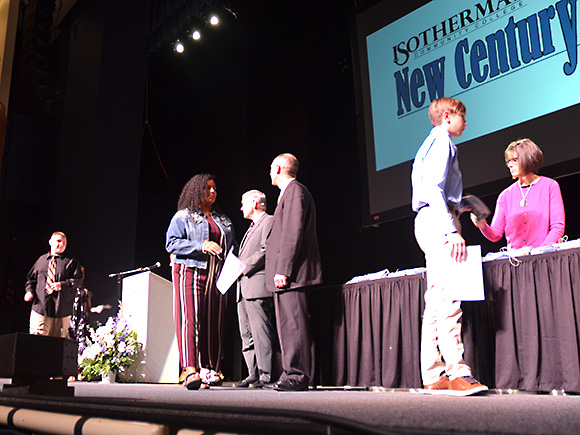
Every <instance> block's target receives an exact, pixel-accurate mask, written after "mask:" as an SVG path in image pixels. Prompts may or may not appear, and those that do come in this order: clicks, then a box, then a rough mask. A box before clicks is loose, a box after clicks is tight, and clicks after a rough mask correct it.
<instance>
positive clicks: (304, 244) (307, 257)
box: [266, 180, 322, 292]
mask: <svg viewBox="0 0 580 435" xmlns="http://www.w3.org/2000/svg"><path fill="white" fill-rule="evenodd" d="M276 274H280V275H284V276H287V277H289V279H288V281H289V286H288V287H287V288H286V289H279V288H276V286H275V284H274V275H276ZM320 283H322V265H321V262H320V252H319V250H318V238H317V235H316V208H315V206H314V200H313V199H312V195H310V192H309V191H308V189H307V188H306V187H305V186H304V185H303V184H301V183H299V182H298V181H296V180H293V181H291V182H290V184H288V187H286V190H285V191H284V194H283V195H282V197H281V198H280V201H279V203H278V206H277V207H276V212H275V213H274V219H273V223H272V230H271V231H270V235H269V236H268V239H267V240H266V288H267V289H268V290H269V291H271V292H277V291H282V290H287V289H294V288H300V287H306V286H311V285H315V284H320Z"/></svg>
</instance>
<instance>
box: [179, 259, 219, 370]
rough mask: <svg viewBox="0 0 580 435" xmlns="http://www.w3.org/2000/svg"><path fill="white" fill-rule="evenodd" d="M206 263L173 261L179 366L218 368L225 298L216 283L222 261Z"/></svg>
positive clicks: (197, 368)
mask: <svg viewBox="0 0 580 435" xmlns="http://www.w3.org/2000/svg"><path fill="white" fill-rule="evenodd" d="M209 263H210V264H208V269H199V268H196V267H188V266H186V265H184V264H180V263H174V264H173V317H174V321H175V334H176V336H177V344H178V347H179V361H180V364H181V367H194V368H195V369H196V370H198V371H199V369H201V368H207V369H211V370H214V371H216V372H219V371H220V366H221V359H222V351H223V342H224V328H225V307H226V298H225V296H224V295H222V294H221V293H220V292H219V291H218V289H217V287H216V285H215V283H216V280H217V275H218V272H219V268H220V267H221V264H219V265H218V264H215V263H214V262H213V261H210V262H209ZM218 266H220V267H218Z"/></svg>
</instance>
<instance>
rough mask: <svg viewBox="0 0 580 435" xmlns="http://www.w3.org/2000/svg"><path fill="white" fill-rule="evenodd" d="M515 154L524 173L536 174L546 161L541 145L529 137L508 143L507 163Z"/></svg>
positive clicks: (506, 150)
mask: <svg viewBox="0 0 580 435" xmlns="http://www.w3.org/2000/svg"><path fill="white" fill-rule="evenodd" d="M513 155H515V156H516V157H517V158H518V167H519V169H520V172H522V173H523V174H524V175H525V174H535V173H536V172H538V171H539V170H540V168H541V167H542V164H543V163H544V153H542V150H541V149H540V147H539V146H538V145H536V144H535V143H534V141H532V140H530V139H527V138H525V139H519V140H516V141H513V142H512V143H510V144H509V145H508V147H507V148H506V149H505V152H504V156H505V162H506V164H507V163H508V160H509V159H510V157H511V156H513Z"/></svg>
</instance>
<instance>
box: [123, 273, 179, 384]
mask: <svg viewBox="0 0 580 435" xmlns="http://www.w3.org/2000/svg"><path fill="white" fill-rule="evenodd" d="M122 299H123V313H124V315H125V317H126V319H127V321H128V323H129V325H130V326H131V328H133V329H134V330H135V332H136V333H137V339H138V340H139V341H140V342H141V343H142V344H143V350H144V359H143V362H142V363H137V364H136V365H135V366H134V367H133V368H132V369H130V370H127V371H125V372H123V373H120V374H119V376H120V379H121V380H125V381H132V382H152V383H166V384H173V383H174V384H177V383H178V382H179V351H178V349H177V339H176V338H175V324H174V323H173V285H172V284H171V282H170V281H167V280H166V279H165V278H162V277H160V276H159V275H156V274H154V273H152V272H142V273H139V274H136V275H132V276H129V277H126V278H124V279H123V297H122Z"/></svg>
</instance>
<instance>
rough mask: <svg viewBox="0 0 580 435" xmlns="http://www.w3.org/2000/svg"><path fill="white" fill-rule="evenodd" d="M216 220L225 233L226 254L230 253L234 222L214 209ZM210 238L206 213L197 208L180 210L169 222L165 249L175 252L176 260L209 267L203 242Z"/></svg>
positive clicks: (189, 264)
mask: <svg viewBox="0 0 580 435" xmlns="http://www.w3.org/2000/svg"><path fill="white" fill-rule="evenodd" d="M212 217H213V220H214V222H215V223H216V224H217V225H218V226H219V227H220V229H221V230H222V232H223V234H224V235H225V246H223V245H222V248H223V250H224V256H225V255H226V254H227V253H228V251H229V249H230V246H232V243H233V240H234V229H233V226H232V222H231V221H230V219H229V218H228V217H227V216H226V215H219V214H217V213H216V212H215V211H214V210H212ZM208 240H209V223H208V222H207V219H206V218H205V215H204V214H203V213H202V212H201V211H200V210H199V209H196V210H194V211H193V212H190V211H189V210H188V209H183V210H179V211H178V212H177V213H175V215H174V216H173V218H172V219H171V223H170V224H169V228H168V229H167V235H166V240H165V249H166V250H167V252H168V253H169V254H174V255H175V257H174V260H173V261H174V262H176V263H183V264H185V265H186V266H189V267H198V268H200V269H207V260H208V254H204V253H203V252H202V248H203V244H204V243H205V242H207V241H208Z"/></svg>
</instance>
